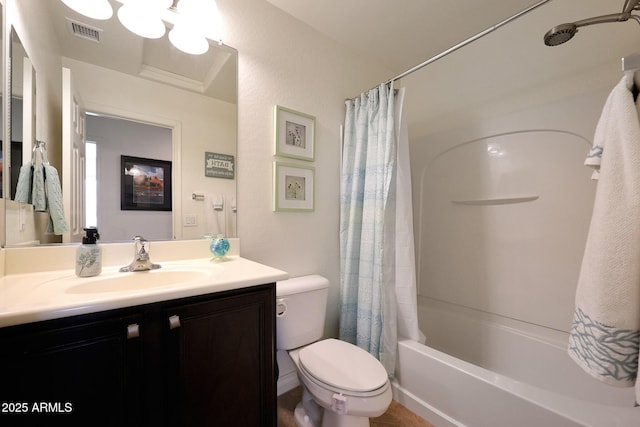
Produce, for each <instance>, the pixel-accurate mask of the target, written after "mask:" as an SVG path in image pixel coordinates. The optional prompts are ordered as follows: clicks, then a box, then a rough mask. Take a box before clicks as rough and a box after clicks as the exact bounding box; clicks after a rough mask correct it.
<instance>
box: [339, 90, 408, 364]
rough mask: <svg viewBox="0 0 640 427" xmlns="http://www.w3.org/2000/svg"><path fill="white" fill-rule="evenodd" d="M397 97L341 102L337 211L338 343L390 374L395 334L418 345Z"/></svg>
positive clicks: (372, 94)
mask: <svg viewBox="0 0 640 427" xmlns="http://www.w3.org/2000/svg"><path fill="white" fill-rule="evenodd" d="M403 99H404V91H403V92H402V96H399V97H398V98H397V99H396V91H395V90H394V88H393V82H392V83H391V84H389V85H385V84H381V85H380V86H379V87H378V88H375V89H371V90H370V91H369V92H368V93H363V94H361V95H360V96H359V97H357V98H355V99H353V100H347V102H346V106H347V112H346V117H345V135H344V148H343V166H342V186H341V191H342V196H341V205H340V262H341V297H342V309H341V316H340V338H341V339H343V340H345V341H348V342H351V343H354V344H356V345H358V346H359V347H362V348H364V349H365V350H367V351H368V352H369V353H371V354H373V355H374V356H375V357H377V358H378V359H379V360H380V361H381V362H382V364H383V365H384V366H385V368H386V369H387V372H388V373H389V374H390V375H391V376H393V374H394V371H395V365H396V347H397V334H398V333H401V334H404V335H409V336H411V337H412V338H414V339H418V333H417V314H416V303H415V295H416V291H415V263H414V262H413V259H414V256H413V244H412V241H411V239H407V238H406V237H407V236H411V235H413V228H412V226H413V220H412V216H411V209H412V208H411V199H410V194H411V186H410V183H407V181H408V180H407V177H408V176H410V173H409V157H408V138H407V132H406V127H405V128H404V129H403V130H404V131H403V132H401V131H400V130H401V127H400V125H401V124H402V120H401V112H402V101H403ZM401 135H402V136H404V139H403V141H402V142H401V141H399V136H401ZM401 145H402V150H400V148H399V147H400V146H401ZM399 153H402V156H401V158H400V160H403V161H404V164H403V165H400V164H399V158H398V157H399ZM400 184H401V185H402V186H401V185H400ZM403 192H404V193H403ZM400 193H403V194H402V195H399V194H400ZM399 203H400V204H399ZM412 296H413V298H412ZM399 301H401V302H402V305H401V306H400V305H398V302H399ZM399 319H400V320H399ZM399 326H401V327H402V329H399ZM409 330H411V331H413V332H408V331H409Z"/></svg>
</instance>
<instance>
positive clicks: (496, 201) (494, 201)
mask: <svg viewBox="0 0 640 427" xmlns="http://www.w3.org/2000/svg"><path fill="white" fill-rule="evenodd" d="M539 198H540V196H517V197H490V198H486V199H465V200H452V201H451V203H455V204H456V205H471V206H488V205H511V204H514V203H526V202H533V201H534V200H537V199H539Z"/></svg>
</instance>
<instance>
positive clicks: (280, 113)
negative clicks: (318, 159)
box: [274, 105, 316, 161]
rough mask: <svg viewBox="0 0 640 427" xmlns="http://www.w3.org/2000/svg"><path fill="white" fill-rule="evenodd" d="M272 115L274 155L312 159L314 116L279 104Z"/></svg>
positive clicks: (314, 130)
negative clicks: (273, 117)
mask: <svg viewBox="0 0 640 427" xmlns="http://www.w3.org/2000/svg"><path fill="white" fill-rule="evenodd" d="M274 116H275V126H274V128H275V155H276V156H283V157H291V158H294V159H301V160H307V161H313V160H314V155H315V133H316V129H315V128H316V118H315V117H314V116H311V115H309V114H305V113H301V112H299V111H294V110H290V109H288V108H285V107H281V106H279V105H276V107H275V113H274Z"/></svg>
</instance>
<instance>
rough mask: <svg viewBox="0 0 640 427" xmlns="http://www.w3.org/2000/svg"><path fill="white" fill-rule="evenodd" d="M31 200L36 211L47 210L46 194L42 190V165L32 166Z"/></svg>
mask: <svg viewBox="0 0 640 427" xmlns="http://www.w3.org/2000/svg"><path fill="white" fill-rule="evenodd" d="M31 202H32V203H33V209H35V210H36V211H37V212H45V211H46V210H47V195H46V194H45V190H44V165H42V164H39V165H35V166H34V167H33V186H32V187H31Z"/></svg>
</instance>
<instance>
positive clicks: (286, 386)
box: [278, 371, 300, 396]
mask: <svg viewBox="0 0 640 427" xmlns="http://www.w3.org/2000/svg"><path fill="white" fill-rule="evenodd" d="M298 385H300V382H299V381H298V375H297V373H296V372H295V371H294V372H289V373H286V374H284V375H280V377H279V378H278V396H280V395H281V394H284V393H286V392H288V391H290V390H293V389H294V388H296V387H298Z"/></svg>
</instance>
